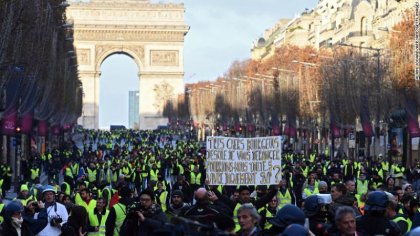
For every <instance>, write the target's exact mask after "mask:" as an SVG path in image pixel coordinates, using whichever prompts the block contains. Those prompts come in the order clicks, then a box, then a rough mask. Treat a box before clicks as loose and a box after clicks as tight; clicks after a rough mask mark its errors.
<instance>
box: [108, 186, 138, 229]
mask: <svg viewBox="0 0 420 236" xmlns="http://www.w3.org/2000/svg"><path fill="white" fill-rule="evenodd" d="M118 193H119V196H120V197H121V198H120V199H119V202H118V203H117V204H115V205H114V206H113V207H112V208H111V209H110V211H109V215H108V218H107V219H106V223H105V225H106V226H105V229H106V233H105V235H106V236H119V235H120V229H121V226H122V224H123V222H124V220H125V218H126V213H127V211H126V209H127V206H130V205H131V204H132V203H133V200H132V199H131V195H132V193H131V190H130V188H129V187H128V186H124V187H122V188H121V189H119V192H118Z"/></svg>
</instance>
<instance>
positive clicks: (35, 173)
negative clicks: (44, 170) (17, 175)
mask: <svg viewBox="0 0 420 236" xmlns="http://www.w3.org/2000/svg"><path fill="white" fill-rule="evenodd" d="M38 176H39V168H36V169H31V180H35V178H36V177H38Z"/></svg>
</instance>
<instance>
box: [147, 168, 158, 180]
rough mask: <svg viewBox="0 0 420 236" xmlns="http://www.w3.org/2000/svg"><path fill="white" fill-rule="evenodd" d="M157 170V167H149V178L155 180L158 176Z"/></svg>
mask: <svg viewBox="0 0 420 236" xmlns="http://www.w3.org/2000/svg"><path fill="white" fill-rule="evenodd" d="M158 171H159V170H158V169H156V170H153V169H150V175H149V176H150V180H154V181H157V180H158V178H157V172H158Z"/></svg>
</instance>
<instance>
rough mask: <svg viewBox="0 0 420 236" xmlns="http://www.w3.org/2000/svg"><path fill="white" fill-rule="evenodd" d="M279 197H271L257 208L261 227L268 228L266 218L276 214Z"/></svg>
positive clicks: (269, 225)
mask: <svg viewBox="0 0 420 236" xmlns="http://www.w3.org/2000/svg"><path fill="white" fill-rule="evenodd" d="M278 203H279V199H278V198H277V197H273V199H271V201H270V202H269V203H268V204H267V205H266V206H265V207H262V208H260V209H259V210H258V213H259V214H260V216H261V220H260V227H261V228H262V229H270V228H271V226H272V225H271V224H270V222H268V221H267V219H270V218H272V217H275V216H276V213H277V210H278V209H280V208H279V207H278Z"/></svg>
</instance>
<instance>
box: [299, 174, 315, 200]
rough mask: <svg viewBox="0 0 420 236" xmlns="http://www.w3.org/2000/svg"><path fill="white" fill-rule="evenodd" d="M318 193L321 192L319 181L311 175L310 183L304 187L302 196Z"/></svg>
mask: <svg viewBox="0 0 420 236" xmlns="http://www.w3.org/2000/svg"><path fill="white" fill-rule="evenodd" d="M318 193H319V190H318V182H316V181H315V179H314V178H312V177H309V179H308V184H307V185H306V187H305V188H304V189H303V192H302V198H303V199H306V198H307V197H309V196H311V195H313V194H318Z"/></svg>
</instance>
